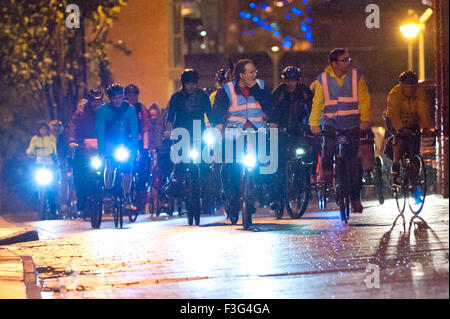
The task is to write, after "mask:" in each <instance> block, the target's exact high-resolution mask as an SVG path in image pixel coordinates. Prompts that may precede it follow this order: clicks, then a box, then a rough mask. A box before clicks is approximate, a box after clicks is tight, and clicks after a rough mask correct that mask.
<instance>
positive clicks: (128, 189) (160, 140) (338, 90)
mask: <svg viewBox="0 0 450 319" xmlns="http://www.w3.org/2000/svg"><path fill="white" fill-rule="evenodd" d="M328 62H329V64H328V65H327V66H326V67H325V69H324V71H323V72H322V73H321V74H319V75H318V76H317V78H316V79H315V81H314V82H313V83H312V84H311V85H310V86H309V87H308V86H306V85H305V84H303V83H302V72H301V70H300V68H299V67H297V66H292V65H291V66H287V67H285V68H284V70H283V71H282V73H281V78H282V83H281V84H280V85H279V86H278V87H276V88H275V89H274V90H273V91H272V92H271V91H270V90H269V89H268V88H267V86H266V85H265V82H264V80H262V79H259V78H258V76H257V75H258V71H257V69H256V66H255V65H254V63H253V62H252V61H251V60H249V59H241V60H239V61H237V63H235V64H233V65H232V66H230V67H228V68H224V69H219V70H218V72H217V73H216V75H215V79H216V80H217V83H218V87H217V89H216V90H215V91H214V92H213V93H212V94H210V95H209V96H208V95H207V94H206V93H205V91H204V90H202V89H200V87H199V74H198V72H197V71H196V70H194V69H186V70H185V71H184V72H183V73H182V74H181V83H182V86H181V88H180V89H179V90H178V91H177V92H176V93H174V94H173V95H172V97H171V98H170V101H169V103H168V108H167V116H166V118H165V120H164V119H162V118H161V110H160V109H159V107H158V106H157V105H155V104H152V105H151V106H150V107H149V108H147V107H146V106H145V105H143V104H141V103H140V102H139V99H138V97H139V89H138V87H137V86H136V85H134V84H130V85H128V86H126V87H125V88H123V87H122V86H121V85H119V84H112V85H110V86H109V87H108V88H107V90H106V95H107V97H108V100H107V101H105V97H104V95H103V93H102V92H101V91H99V90H97V89H92V90H90V91H89V93H88V94H87V97H86V99H83V100H82V101H81V102H80V104H79V105H78V107H77V110H76V112H75V113H74V115H73V117H72V119H71V121H70V124H69V125H68V129H69V134H68V138H67V141H65V143H66V144H67V145H68V148H69V149H70V154H72V156H71V159H72V160H71V168H72V171H73V184H74V187H75V190H76V197H77V210H78V211H84V210H85V209H86V199H87V198H88V196H89V192H90V191H91V185H90V183H91V182H92V181H90V180H89V179H87V178H86V170H87V169H88V167H89V165H90V159H91V158H92V156H94V155H96V156H98V158H99V159H100V161H101V162H102V166H101V167H102V169H101V170H102V171H101V175H102V178H103V200H106V201H107V200H108V199H109V198H111V197H112V196H114V194H113V191H112V189H113V187H114V185H115V180H116V179H117V176H116V175H117V173H118V170H117V169H118V167H120V174H121V176H120V177H121V178H120V180H121V187H122V192H123V194H122V196H123V203H124V205H125V206H126V207H131V206H133V205H134V206H136V207H137V208H136V209H137V210H138V211H139V212H143V211H144V210H145V204H146V203H148V200H147V193H148V190H149V189H152V191H155V192H154V196H156V197H158V198H161V195H160V193H161V192H163V190H164V189H166V190H167V185H169V184H170V182H174V181H176V180H178V181H184V184H183V186H182V187H185V188H186V187H187V188H189V192H188V193H187V195H186V196H185V197H182V196H181V197H182V200H183V201H186V203H185V204H186V205H187V211H188V213H189V211H190V212H191V215H190V218H189V224H192V223H193V220H195V223H196V224H197V225H198V224H199V214H200V213H201V212H205V211H206V207H208V203H207V201H209V202H211V201H213V196H210V197H207V196H203V195H202V194H203V193H207V192H205V190H207V189H208V188H215V185H214V184H211V183H210V179H209V177H208V175H213V176H215V177H218V179H219V183H218V185H219V186H218V187H217V190H216V193H221V194H219V195H218V197H220V196H221V195H222V196H223V197H225V204H224V206H225V211H226V212H227V214H228V215H229V216H232V215H233V214H232V213H230V212H233V211H237V213H239V210H244V206H245V205H244V206H242V205H239V203H238V202H239V201H242V200H243V196H244V195H243V194H242V193H243V189H242V176H243V175H242V172H243V171H242V169H241V166H240V165H239V163H237V161H236V159H234V162H233V163H225V164H220V165H218V164H212V165H206V164H204V163H201V164H200V165H198V166H197V167H198V170H197V169H195V168H192V167H190V166H189V165H186V164H185V163H180V164H176V165H171V163H170V159H169V157H168V156H167V154H168V149H170V146H171V145H172V144H173V141H172V143H171V142H170V141H171V140H170V139H171V133H172V131H173V130H174V129H176V128H184V129H186V130H187V131H188V132H189V133H190V134H191V136H192V135H193V133H194V132H193V130H194V123H195V121H199V122H200V123H201V130H202V132H203V131H204V130H205V129H206V128H208V127H212V128H216V129H217V130H218V131H219V132H223V131H224V129H225V128H227V127H232V128H235V129H241V130H243V131H246V130H247V131H248V129H251V130H254V131H258V130H260V129H261V128H264V127H271V128H277V129H278V132H279V134H278V159H279V165H278V170H277V172H276V173H275V174H273V175H269V176H266V177H265V179H264V182H263V184H264V183H265V184H266V185H270V187H269V188H272V189H271V192H270V193H271V195H270V196H269V197H270V199H269V201H270V202H272V205H271V208H273V209H278V210H279V209H280V205H281V214H282V210H283V205H284V204H286V205H288V204H289V203H288V202H285V203H284V204H283V201H284V199H283V198H281V197H282V196H283V195H282V194H284V193H289V192H290V190H289V188H284V187H283V186H281V187H280V185H284V184H285V181H286V180H287V179H288V176H287V175H289V174H290V173H289V169H287V167H288V165H289V163H290V159H291V158H290V155H289V154H291V153H292V150H297V154H296V156H294V157H297V158H300V157H301V155H299V154H303V152H304V151H303V150H300V151H298V149H296V147H298V146H299V145H300V144H302V145H304V144H305V143H306V144H308V145H309V146H310V147H309V149H308V150H309V164H310V166H309V167H310V168H309V169H308V174H307V182H306V184H307V185H308V187H310V188H311V189H312V188H315V187H320V188H323V187H325V188H326V187H332V185H333V183H338V182H337V181H335V180H334V179H336V169H335V165H336V158H337V156H338V155H337V152H338V148H337V146H339V145H343V144H345V148H346V151H345V153H346V155H345V156H344V157H342V158H343V161H344V162H345V163H346V167H349V168H350V169H348V171H347V172H346V174H344V175H346V176H347V177H345V179H346V183H347V185H348V187H347V189H346V192H347V193H348V196H347V197H348V199H349V203H347V206H348V207H350V206H351V211H352V212H353V213H359V214H360V213H362V211H363V205H362V203H361V199H360V194H361V188H362V180H363V174H364V172H365V171H366V170H367V169H366V168H364V167H361V164H360V163H361V160H360V158H359V156H361V151H360V143H361V141H360V140H361V136H363V135H365V134H366V135H369V136H372V137H373V134H372V133H371V129H370V125H369V115H370V95H369V90H368V88H367V85H366V82H365V79H364V76H363V75H362V73H361V72H360V70H358V69H356V68H355V67H352V65H351V57H350V55H349V52H348V51H347V50H346V49H343V48H336V49H333V50H332V51H331V52H330V53H329V56H328ZM385 116H386V119H387V121H388V124H389V125H390V126H389V127H390V128H391V130H393V132H395V133H396V134H395V139H394V142H393V143H392V147H393V158H392V160H393V166H392V175H393V180H394V183H395V182H396V181H397V178H398V176H399V173H400V172H399V160H400V157H401V154H402V152H404V149H405V148H408V149H410V150H411V152H413V153H419V150H420V138H419V140H417V136H419V135H414V134H411V133H412V132H415V131H418V130H420V129H431V128H432V120H431V116H430V114H429V107H428V104H427V101H426V99H425V93H424V90H423V89H422V88H421V87H420V86H419V85H418V78H417V75H416V74H415V73H414V72H412V71H406V72H403V73H402V74H401V75H400V77H399V84H398V85H396V86H395V87H394V88H393V89H392V90H391V92H390V93H389V96H388V100H387V110H386V112H385ZM48 131H49V127H48V125H46V124H42V125H40V127H39V134H38V135H37V136H34V137H33V138H32V140H31V142H30V146H29V148H28V149H27V154H35V155H36V161H37V162H38V163H40V164H41V165H52V164H53V163H52V162H51V160H50V161H49V158H51V156H52V155H56V153H57V149H56V143H57V140H56V138H55V137H54V136H52V135H49V132H48ZM397 133H398V134H397ZM344 136H346V138H345V142H342V138H343V137H344ZM306 137H307V138H306ZM305 138H306V139H305ZM339 139H340V140H341V141H338V140H339ZM305 141H306V142H305ZM202 143H203V142H202ZM119 147H124V148H125V149H123V150H121V151H122V152H123V154H118V153H119V151H118V148H119ZM358 154H359V156H358ZM120 155H123V156H124V157H125V159H124V160H121V159H120ZM302 163H303V164H304V163H305V160H302ZM163 167H164V168H163ZM218 167H219V168H218ZM316 167H318V168H316ZM162 172H165V174H162ZM196 172H197V173H196ZM217 172H218V173H217ZM317 172H318V175H319V178H316V173H317ZM171 173H172V174H171ZM183 174H184V175H183ZM186 174H187V176H188V177H189V178H191V180H189V178H185V175H186ZM292 176H294V175H292ZM136 177H137V178H136ZM192 178H194V180H192ZM316 181H318V182H317V183H316ZM296 183H297V182H296V181H295V180H294V182H292V181H291V184H296ZM339 183H343V182H342V181H339ZM294 186H295V185H294ZM277 187H278V189H277ZM181 193H183V191H182V192H181ZM199 193H201V194H199ZM178 195H179V194H178ZM175 196H176V194H175ZM280 196H281V197H280ZM294 197H295V196H294ZM297 197H298V196H297ZM246 198H247V197H246ZM193 199H195V201H196V202H195V203H193ZM294 200H295V198H294ZM151 202H152V204H153V201H152V200H151ZM273 203H278V208H275V207H276V205H275V206H274V205H273ZM247 206H248V203H247ZM250 206H253V205H251V204H250ZM287 208H289V207H287ZM304 208H305V207H304ZM152 210H154V211H155V212H156V210H158V208H157V207H155V205H152ZM250 211H251V213H253V212H254V209H253V211H252V209H250ZM251 213H250V214H251ZM294 215H295V214H294ZM298 216H299V215H297V217H298ZM300 216H301V215H300Z"/></svg>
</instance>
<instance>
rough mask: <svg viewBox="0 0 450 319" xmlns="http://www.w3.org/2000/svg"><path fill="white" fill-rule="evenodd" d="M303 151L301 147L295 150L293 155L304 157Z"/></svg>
mask: <svg viewBox="0 0 450 319" xmlns="http://www.w3.org/2000/svg"><path fill="white" fill-rule="evenodd" d="M305 153H306V152H305V150H304V149H303V148H301V147H299V148H297V149H296V150H295V155H297V157H302V156H303V155H305Z"/></svg>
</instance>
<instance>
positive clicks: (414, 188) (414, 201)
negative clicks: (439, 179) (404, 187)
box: [407, 154, 427, 215]
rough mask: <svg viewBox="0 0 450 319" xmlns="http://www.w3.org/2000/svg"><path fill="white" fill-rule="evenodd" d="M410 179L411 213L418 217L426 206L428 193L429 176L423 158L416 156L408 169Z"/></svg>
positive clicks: (409, 202)
mask: <svg viewBox="0 0 450 319" xmlns="http://www.w3.org/2000/svg"><path fill="white" fill-rule="evenodd" d="M407 174H408V178H409V189H408V193H409V194H408V205H409V209H410V210H411V212H412V213H413V214H415V215H418V214H419V213H420V212H421V211H422V209H423V205H424V204H425V196H426V192H427V175H426V172H425V163H424V161H423V159H422V157H421V156H420V155H418V154H416V155H415V156H414V157H413V158H412V160H411V161H410V165H409V167H408V168H407Z"/></svg>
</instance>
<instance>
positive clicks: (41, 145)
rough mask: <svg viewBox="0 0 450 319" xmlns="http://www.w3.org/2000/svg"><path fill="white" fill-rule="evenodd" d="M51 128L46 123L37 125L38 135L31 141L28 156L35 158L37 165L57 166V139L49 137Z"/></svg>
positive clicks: (27, 151)
mask: <svg viewBox="0 0 450 319" xmlns="http://www.w3.org/2000/svg"><path fill="white" fill-rule="evenodd" d="M49 131H50V127H49V126H48V124H47V123H45V122H39V123H38V124H37V134H36V135H34V136H33V137H32V138H31V140H30V144H29V145H28V148H27V150H26V154H27V155H28V156H29V157H34V158H35V160H36V163H37V164H42V165H47V166H51V165H54V164H56V154H57V152H56V137H55V136H53V135H49Z"/></svg>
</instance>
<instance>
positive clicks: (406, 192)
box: [391, 131, 427, 215]
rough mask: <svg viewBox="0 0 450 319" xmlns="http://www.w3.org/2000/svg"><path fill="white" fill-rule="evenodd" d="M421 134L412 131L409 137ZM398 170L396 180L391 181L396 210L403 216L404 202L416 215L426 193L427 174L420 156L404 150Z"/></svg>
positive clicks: (420, 209) (419, 210)
mask: <svg viewBox="0 0 450 319" xmlns="http://www.w3.org/2000/svg"><path fill="white" fill-rule="evenodd" d="M420 135H421V133H420V132H418V131H413V132H412V133H411V137H414V136H420ZM396 136H398V133H396V134H394V136H392V137H391V139H393V141H394V139H395V138H396ZM399 164H400V170H399V175H398V177H397V178H393V180H392V186H391V187H392V192H393V193H394V197H395V202H396V204H397V209H398V211H399V213H400V214H403V212H404V211H405V208H406V201H408V206H409V209H410V211H411V212H412V213H413V214H414V215H418V214H419V213H420V212H421V211H422V209H423V206H424V204H425V197H426V192H427V174H426V170H425V163H424V160H423V158H422V156H421V155H420V154H412V153H411V152H410V151H409V150H405V151H404V152H403V154H401V157H400V162H399Z"/></svg>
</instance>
